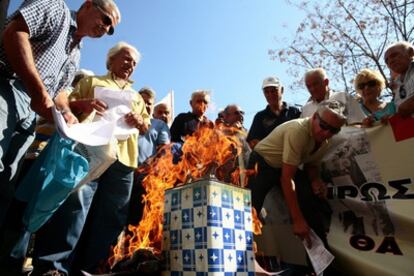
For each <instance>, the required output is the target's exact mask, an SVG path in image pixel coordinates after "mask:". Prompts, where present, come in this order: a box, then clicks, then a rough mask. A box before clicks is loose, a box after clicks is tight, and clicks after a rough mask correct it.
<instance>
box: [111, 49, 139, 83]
mask: <svg viewBox="0 0 414 276" xmlns="http://www.w3.org/2000/svg"><path fill="white" fill-rule="evenodd" d="M136 60H137V56H136V55H135V52H134V51H133V50H132V49H129V48H123V49H121V50H120V51H119V52H118V53H116V54H115V55H114V56H112V58H111V59H110V63H109V67H110V68H109V70H110V71H111V72H112V73H114V74H115V76H117V77H118V78H121V79H124V80H128V79H129V77H130V76H131V75H132V73H133V72H134V69H135V66H136V65H137V62H136Z"/></svg>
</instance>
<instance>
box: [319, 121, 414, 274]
mask: <svg viewBox="0 0 414 276" xmlns="http://www.w3.org/2000/svg"><path fill="white" fill-rule="evenodd" d="M413 129H414V120H413V119H412V118H408V119H401V118H398V117H396V118H394V119H393V120H391V122H390V124H389V125H387V126H376V127H373V128H368V129H359V128H344V130H343V131H342V132H341V133H340V134H339V135H338V136H337V137H335V138H334V140H333V141H334V142H335V146H334V147H333V148H332V150H331V151H330V152H329V153H328V154H327V155H326V156H325V159H324V162H323V163H322V169H323V170H322V171H323V177H324V178H325V181H327V182H329V183H330V184H329V194H328V198H329V203H330V205H331V207H332V209H333V214H332V217H331V225H330V230H329V235H328V242H329V244H330V246H331V249H332V251H333V252H332V253H333V254H334V255H335V257H336V260H337V262H338V264H339V265H340V267H341V268H342V270H343V271H344V272H346V273H347V275H414V265H413V263H412V261H413V260H414V235H413V229H414V212H413V210H414V135H413V132H412V130H413Z"/></svg>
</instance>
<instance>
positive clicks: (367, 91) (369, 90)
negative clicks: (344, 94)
mask: <svg viewBox="0 0 414 276" xmlns="http://www.w3.org/2000/svg"><path fill="white" fill-rule="evenodd" d="M356 86H357V92H358V93H359V94H360V95H361V97H362V99H363V101H364V102H372V101H374V100H376V99H377V98H378V97H379V95H380V93H381V86H380V82H379V81H378V80H376V79H373V78H365V79H362V80H359V82H358V83H357V85H356Z"/></svg>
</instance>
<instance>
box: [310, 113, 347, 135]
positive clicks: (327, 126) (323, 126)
mask: <svg viewBox="0 0 414 276" xmlns="http://www.w3.org/2000/svg"><path fill="white" fill-rule="evenodd" d="M316 117H317V118H318V120H319V127H320V128H321V129H322V130H329V132H330V133H332V134H337V133H339V132H340V131H341V128H340V127H333V126H331V125H330V124H328V123H327V122H325V121H324V120H323V119H322V118H321V116H320V115H319V114H318V113H316Z"/></svg>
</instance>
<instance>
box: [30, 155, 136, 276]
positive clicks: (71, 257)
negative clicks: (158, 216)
mask: <svg viewBox="0 0 414 276" xmlns="http://www.w3.org/2000/svg"><path fill="white" fill-rule="evenodd" d="M132 179H133V169H132V168H129V167H126V166H125V165H123V164H121V163H120V162H119V161H116V162H115V163H114V164H112V165H111V166H110V167H109V168H108V169H107V170H106V171H105V173H104V174H103V175H102V176H101V177H100V178H99V179H98V180H96V181H93V182H91V183H89V184H87V185H85V186H83V187H81V188H80V189H78V190H77V191H75V192H73V193H72V194H71V195H70V196H69V198H68V199H67V200H66V201H65V203H63V204H62V206H61V207H60V208H59V209H58V211H57V212H56V213H55V214H54V215H53V216H52V218H51V219H50V220H49V221H48V222H47V223H46V224H45V225H44V226H43V227H42V228H40V230H39V231H38V232H37V233H36V241H35V248H34V257H33V266H34V272H35V275H37V273H39V274H41V273H44V272H47V271H48V270H50V269H58V270H60V271H62V272H66V273H69V275H78V274H79V271H78V270H77V269H83V270H86V271H91V272H93V271H94V270H96V268H98V266H99V264H100V263H101V262H102V261H105V260H106V259H107V258H108V256H109V254H110V247H111V245H113V244H114V243H115V242H116V240H117V237H118V235H119V234H120V233H121V231H122V229H123V227H124V225H125V222H126V218H127V214H128V205H129V199H130V196H131V189H132Z"/></svg>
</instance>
